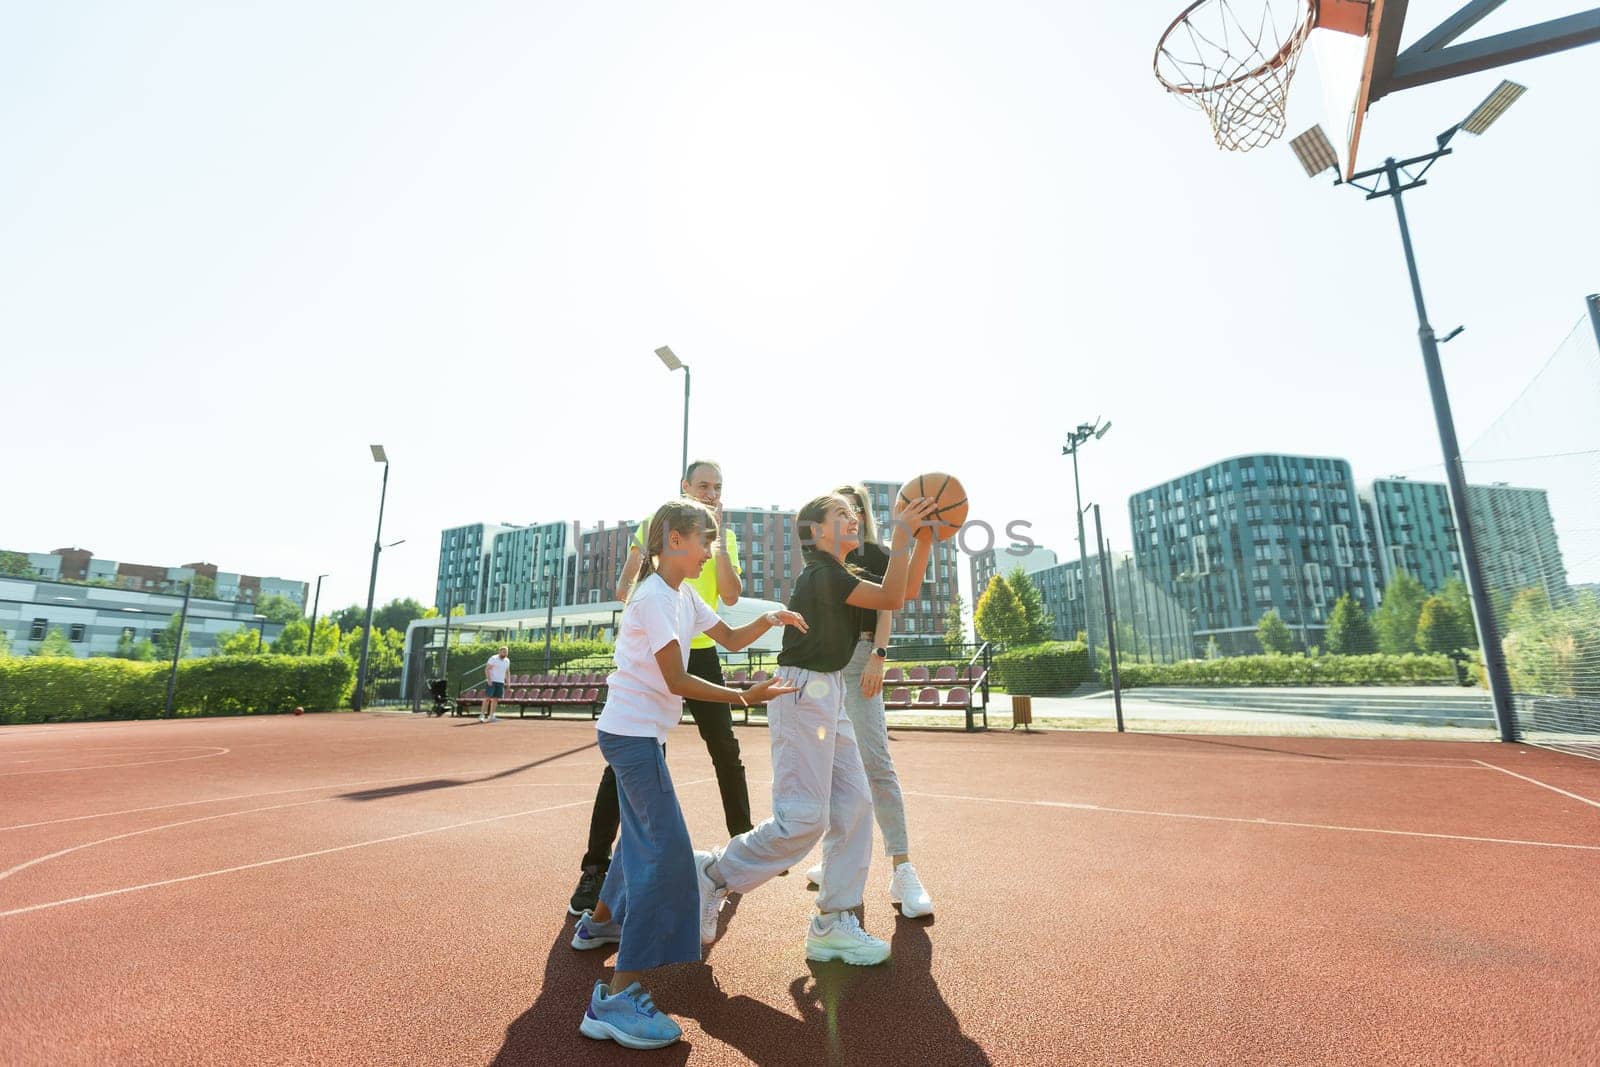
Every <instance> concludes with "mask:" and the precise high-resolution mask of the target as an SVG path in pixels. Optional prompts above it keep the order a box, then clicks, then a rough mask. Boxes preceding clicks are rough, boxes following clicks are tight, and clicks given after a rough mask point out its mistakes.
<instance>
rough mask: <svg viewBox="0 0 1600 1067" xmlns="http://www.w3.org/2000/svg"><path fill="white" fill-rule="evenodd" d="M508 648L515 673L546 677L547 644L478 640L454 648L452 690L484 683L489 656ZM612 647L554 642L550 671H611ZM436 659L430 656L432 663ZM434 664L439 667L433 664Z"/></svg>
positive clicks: (599, 643) (594, 642) (604, 644)
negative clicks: (503, 646)
mask: <svg viewBox="0 0 1600 1067" xmlns="http://www.w3.org/2000/svg"><path fill="white" fill-rule="evenodd" d="M453 636H454V635H452V637H453ZM501 645H505V646H506V649H507V653H508V654H509V655H510V657H511V673H512V674H513V675H518V674H543V673H544V642H543V641H477V642H474V643H472V644H469V645H457V644H455V643H453V642H452V644H451V646H450V688H451V690H452V691H454V690H457V689H465V688H467V687H468V686H470V685H473V684H475V683H477V682H481V681H482V680H483V665H484V664H485V663H487V662H489V657H491V656H493V655H494V654H495V653H496V652H498V651H499V650H500V646H501ZM612 647H613V646H612V645H611V643H610V642H609V641H591V640H582V641H552V642H551V643H550V670H551V671H553V672H554V671H561V672H571V671H595V670H601V669H602V668H603V669H605V670H607V671H609V670H610V669H611V666H612V658H611V654H612ZM432 659H433V657H430V660H432ZM433 665H436V663H435V664H433Z"/></svg>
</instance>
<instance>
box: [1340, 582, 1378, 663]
mask: <svg viewBox="0 0 1600 1067" xmlns="http://www.w3.org/2000/svg"><path fill="white" fill-rule="evenodd" d="M1327 640H1328V651H1329V652H1330V653H1332V654H1333V655H1335V656H1370V655H1372V654H1373V653H1374V652H1376V651H1378V634H1377V631H1375V630H1374V629H1373V627H1372V620H1371V619H1369V618H1367V613H1366V612H1365V611H1364V610H1362V607H1361V605H1360V604H1357V603H1356V600H1355V597H1353V596H1351V595H1350V594H1349V593H1346V594H1344V596H1342V597H1340V598H1339V599H1338V600H1336V601H1334V604H1333V614H1332V615H1331V616H1329V617H1328V638H1327Z"/></svg>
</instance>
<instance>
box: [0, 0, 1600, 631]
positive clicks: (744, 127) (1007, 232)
mask: <svg viewBox="0 0 1600 1067" xmlns="http://www.w3.org/2000/svg"><path fill="white" fill-rule="evenodd" d="M1181 6H1182V4H1181V2H1179V0H1173V2H1171V3H1165V2H1164V3H1159V4H1158V3H1152V2H1149V0H1144V2H1141V3H1138V4H1104V5H1094V6H1089V5H1081V4H1080V5H1068V4H1043V3H1026V2H1016V0H1009V2H1007V0H996V2H993V3H988V4H982V5H974V4H971V3H950V2H935V0H916V2H904V3H887V2H886V3H875V4H859V3H813V4H807V5H803V6H800V7H796V6H794V5H789V6H773V5H757V4H735V3H712V2H700V3H694V4H687V3H661V2H659V0H656V2H649V3H647V2H642V0H641V2H632V3H625V2H615V3H608V4H603V5H602V4H577V3H563V4H554V3H539V4H531V3H511V2H506V3H494V2H479V3H467V4H457V5H451V6H450V7H449V9H448V10H447V9H446V8H444V7H440V6H438V5H433V4H420V3H383V4H379V3H366V4H360V3H350V4H340V5H327V4H313V3H290V2H285V3H278V4H268V5H202V4H198V3H192V4H187V5H177V4H159V3H148V4H140V5H126V4H109V3H105V4H74V5H62V4H34V5H23V6H21V7H15V8H13V10H12V11H11V13H10V16H9V18H8V23H9V25H8V28H7V33H6V34H5V35H4V37H3V39H0V145H3V146H4V148H3V150H0V151H3V152H4V160H3V163H0V356H3V359H4V365H5V373H4V382H5V394H4V396H5V399H4V400H3V401H0V410H3V411H4V413H5V422H6V427H7V429H8V433H7V437H8V439H9V441H10V442H11V444H10V446H9V449H8V462H7V463H6V489H7V492H6V500H7V504H8V506H7V507H6V508H5V509H4V514H5V519H4V522H3V523H0V547H7V548H16V549H23V550H32V551H49V550H51V549H54V548H57V547H61V546H65V545H79V546H83V547H86V548H90V549H92V550H94V551H95V552H96V553H97V554H98V555H101V556H104V557H108V558H113V559H123V560H132V561H140V562H151V563H168V564H177V563H181V562H188V561H192V560H207V561H210V562H214V563H217V564H219V565H221V566H223V567H224V568H226V569H229V570H235V571H244V572H249V573H255V574H264V575H280V576H283V577H292V578H305V579H314V577H315V575H317V574H318V573H320V572H324V571H327V572H331V574H332V577H330V578H329V579H328V581H327V582H326V584H325V586H324V589H323V605H324V607H325V608H326V607H327V606H328V605H330V604H331V605H334V606H338V605H341V604H345V603H349V602H352V601H357V600H361V599H364V597H365V592H366V583H367V570H368V564H369V560H370V554H371V546H372V537H373V523H374V520H375V517H376V512H377V504H378V489H379V478H380V474H381V471H380V468H379V467H377V466H376V465H375V464H373V462H372V461H371V459H370V457H369V454H368V451H367V445H368V444H369V443H370V442H380V443H382V444H384V445H385V446H386V447H387V449H388V452H389V455H390V458H391V460H392V461H393V471H392V474H391V477H390V484H389V498H388V509H387V516H386V521H385V525H384V533H385V540H386V541H387V540H393V539H396V538H406V543H405V544H403V545H400V546H398V547H396V548H394V549H392V550H390V551H388V552H386V553H385V554H384V563H383V569H382V572H381V573H380V575H379V579H378V597H379V600H380V602H381V601H384V600H388V599H389V598H391V597H395V596H406V595H411V596H416V597H418V598H419V599H423V600H425V601H426V600H428V599H429V598H430V597H431V592H432V589H433V574H434V569H435V564H436V560H437V555H438V544H439V531H440V530H441V529H442V528H444V527H447V526H453V525H458V524H463V523H469V522H475V521H491V522H494V521H508V522H528V521H544V520H549V519H552V518H555V519H567V520H570V519H574V518H579V519H582V520H584V522H585V523H591V522H593V521H595V520H597V519H602V518H604V519H607V520H608V521H614V520H616V519H619V518H631V517H634V516H637V515H638V514H639V513H640V512H641V511H642V510H644V509H647V508H648V507H649V506H651V505H652V504H654V503H655V502H657V501H658V500H659V499H662V498H663V497H664V496H665V495H666V494H667V493H669V492H671V491H672V490H674V489H675V487H676V468H677V464H678V453H679V434H680V428H681V418H682V406H681V405H682V395H683V392H682V386H683V381H682V375H681V374H670V373H669V372H668V371H666V370H665V369H664V368H663V367H662V366H661V365H660V363H658V362H657V361H656V359H655V357H654V356H653V355H652V354H651V350H652V349H654V348H655V347H657V346H659V345H662V344H670V345H671V346H672V347H673V349H674V350H675V351H676V352H677V354H678V355H679V356H680V357H682V358H683V359H684V360H685V361H686V362H687V363H689V364H690V365H691V367H692V368H693V373H694V379H693V386H694V394H693V401H692V403H693V410H692V418H691V428H690V451H691V452H693V453H695V454H707V455H712V456H716V457H721V458H722V459H723V461H724V465H725V474H726V480H727V499H728V503H729V504H731V505H771V504H779V505H783V506H787V507H794V506H797V505H798V504H799V503H800V502H801V501H803V500H804V499H805V498H807V497H809V496H811V495H812V494H814V493H815V492H817V491H818V490H819V489H820V488H823V487H826V486H829V485H831V484H833V483H834V482H837V481H839V480H840V479H845V478H851V479H854V478H863V477H872V478H895V477H901V478H903V477H909V476H910V475H912V474H914V473H916V472H918V471H921V470H929V469H943V470H950V471H954V472H956V473H958V474H959V475H961V476H962V477H963V478H964V479H965V481H966V484H967V487H968V489H969V490H970V492H971V496H972V498H973V499H974V501H975V508H974V512H973V515H974V517H976V518H984V519H986V520H988V521H989V522H991V523H992V524H993V525H994V526H995V527H996V528H1003V527H1004V525H1005V524H1006V523H1007V522H1009V521H1011V520H1013V519H1018V518H1021V519H1026V520H1028V521H1031V522H1032V523H1033V524H1034V527H1035V530H1036V531H1037V539H1038V540H1040V541H1041V542H1042V543H1044V544H1046V545H1048V546H1049V547H1052V548H1055V549H1056V550H1057V551H1058V552H1059V553H1060V554H1061V555H1062V557H1063V558H1066V557H1067V556H1069V555H1071V554H1072V551H1071V534H1070V532H1069V531H1070V529H1071V523H1070V519H1071V512H1072V505H1071V471H1070V465H1069V461H1068V460H1067V459H1066V458H1065V457H1063V456H1061V454H1060V446H1061V443H1062V440H1063V434H1064V433H1065V431H1066V430H1068V429H1069V428H1071V427H1072V426H1074V425H1076V424H1077V423H1078V422H1080V421H1084V420H1088V419H1093V418H1094V417H1095V416H1096V415H1101V416H1104V417H1106V418H1109V419H1111V420H1113V421H1114V423H1115V425H1114V428H1113V429H1112V431H1111V432H1110V433H1109V434H1108V435H1107V436H1106V437H1105V438H1104V439H1103V440H1101V441H1099V442H1095V443H1093V444H1091V445H1089V446H1087V447H1086V448H1085V451H1084V453H1083V481H1084V493H1085V496H1086V499H1092V500H1098V501H1100V502H1101V503H1102V505H1103V507H1104V509H1105V511H1106V519H1107V522H1108V529H1107V536H1108V537H1109V538H1110V539H1111V541H1112V544H1113V547H1115V548H1126V547H1127V545H1128V523H1127V514H1126V512H1127V498H1128V496H1129V495H1130V494H1131V493H1133V492H1135V491H1137V490H1139V489H1143V488H1146V487H1148V486H1150V485H1153V484H1155V483H1157V482H1160V481H1163V480H1165V479H1167V478H1169V477H1171V476H1173V475H1176V474H1179V473H1181V472H1183V471H1186V470H1190V469H1193V468H1194V467H1197V466H1201V465H1204V464H1207V463H1209V462H1212V461H1215V460H1217V459H1220V458H1223V457H1226V456H1230V455H1235V454H1238V453H1244V452H1258V451H1282V452H1305V453H1313V454H1331V455H1339V456H1344V457H1346V458H1348V459H1349V460H1350V461H1351V463H1352V464H1353V465H1354V469H1355V471H1356V474H1357V477H1358V478H1359V479H1362V480H1365V479H1368V478H1371V477H1374V476H1379V475H1385V474H1388V473H1391V472H1395V471H1405V470H1411V469H1416V468H1419V467H1422V466H1424V465H1427V464H1430V463H1434V462H1436V461H1437V456H1438V445H1437V438H1436V436H1435V433H1434V428H1433V423H1432V419H1431V414H1430V409H1429V407H1428V399H1427V390H1426V384H1425V381H1424V378H1423V374H1422V370H1421V364H1420V360H1419V358H1418V354H1417V348H1416V340H1415V322H1414V319H1413V318H1412V309H1411V302H1410V297H1409V292H1408V290H1407V286H1406V281H1405V274H1404V266H1403V262H1402V260H1401V257H1400V249H1399V243H1398V238H1397V236H1396V230H1395V223H1394V216H1393V210H1392V208H1391V207H1390V205H1389V204H1388V203H1387V202H1382V203H1376V204H1369V203H1366V202H1364V201H1363V200H1362V198H1361V197H1360V196H1359V195H1358V194H1356V193H1355V192H1353V191H1351V190H1348V189H1334V188H1332V187H1331V186H1330V185H1329V184H1328V182H1327V181H1325V180H1324V181H1319V182H1312V181H1309V180H1307V179H1306V178H1305V177H1304V176H1303V174H1302V172H1301V171H1300V168H1299V166H1298V165H1297V164H1296V163H1295V161H1294V158H1293V156H1292V154H1291V153H1290V152H1289V149H1288V147H1287V145H1286V144H1282V143H1280V144H1278V145H1274V146H1272V147H1270V148H1268V149H1264V150H1261V151H1259V152H1256V153H1252V154H1250V155H1247V156H1234V155H1228V154H1224V153H1221V152H1218V151H1217V150H1215V149H1214V148H1213V147H1212V145H1211V143H1210V139H1209V134H1208V130H1207V128H1206V125H1205V122H1204V119H1203V118H1202V117H1200V116H1199V115H1198V114H1197V113H1194V112H1191V111H1188V110H1186V109H1185V108H1183V107H1182V106H1181V105H1179V104H1177V103H1176V102H1175V101H1173V100H1172V99H1170V98H1168V97H1166V96H1165V95H1164V94H1163V93H1162V92H1160V91H1159V89H1158V87H1157V86H1156V84H1155V82H1154V80H1153V78H1152V76H1151V73H1150V57H1151V52H1152V49H1153V47H1154V44H1155V41H1156V38H1157V37H1158V35H1159V33H1160V31H1161V30H1162V29H1163V28H1164V27H1165V26H1166V24H1167V22H1168V21H1169V19H1170V18H1171V17H1172V16H1173V15H1174V14H1175V13H1176V11H1177V10H1178V9H1179V8H1180V7H1181ZM1456 6H1457V4H1456V0H1415V2H1413V3H1412V4H1411V8H1412V12H1413V14H1412V18H1411V22H1410V26H1411V29H1410V32H1409V33H1408V39H1409V38H1414V37H1416V36H1417V35H1418V34H1419V33H1420V32H1421V30H1420V27H1422V26H1423V25H1424V23H1429V22H1430V17H1431V18H1432V19H1437V18H1438V17H1442V16H1443V15H1445V14H1448V13H1449V12H1450V11H1451V10H1453V9H1454V7H1456ZM1583 6H1587V5H1586V4H1582V3H1579V2H1578V0H1570V2H1567V3H1558V4H1550V3H1540V2H1524V3H1518V4H1508V5H1506V7H1505V8H1504V9H1502V10H1501V11H1500V12H1499V13H1497V15H1496V16H1494V17H1493V18H1491V19H1490V20H1488V21H1486V22H1484V23H1483V24H1482V25H1481V26H1480V28H1479V32H1481V33H1489V32H1496V31H1499V30H1501V29H1505V28H1508V27H1510V26H1513V25H1516V24H1518V23H1520V22H1524V21H1530V22H1531V21H1535V20H1537V19H1540V18H1547V17H1552V16H1554V15H1560V14H1565V13H1570V12H1571V11H1574V10H1577V9H1579V8H1580V7H1583ZM1597 69H1600V48H1590V49H1588V50H1587V51H1584V50H1579V51H1573V52H1568V53H1565V54H1562V55H1558V56H1554V57H1549V58H1545V59H1542V60H1538V61H1534V62H1530V63H1525V64H1521V65H1519V66H1517V67H1513V68H1508V69H1506V70H1502V71H1497V72H1490V73H1485V74H1480V75H1475V76H1471V77H1466V78H1461V79H1457V80H1455V81H1452V82H1448V83H1444V84H1442V85H1439V86H1435V87H1431V88H1426V89H1421V90H1415V91H1411V92H1409V93H1405V94H1401V95H1399V96H1395V97H1392V98H1390V99H1388V100H1385V101H1383V102H1381V103H1380V104H1378V105H1377V106H1376V107H1375V108H1374V109H1373V111H1372V113H1371V116H1370V119H1369V125H1368V131H1367V134H1366V139H1365V142H1364V145H1365V148H1366V149H1367V152H1368V153H1369V155H1371V156H1372V158H1373V159H1374V160H1377V159H1381V157H1382V156H1383V155H1385V154H1389V153H1393V154H1396V155H1402V156H1403V155H1410V154H1416V153H1419V152H1423V151H1426V150H1427V149H1429V148H1430V147H1431V146H1432V143H1433V135H1434V134H1435V133H1437V132H1438V131H1440V130H1442V129H1444V128H1445V127H1447V126H1449V125H1450V124H1451V123H1453V122H1455V121H1456V120H1458V119H1459V118H1461V117H1462V116H1464V115H1465V114H1466V113H1467V112H1468V111H1469V110H1470V109H1471V108H1472V107H1473V106H1474V105H1475V104H1476V103H1477V102H1478V101H1479V100H1480V99H1482V98H1483V97H1484V96H1485V95H1486V94H1487V93H1488V92H1489V91H1490V89H1492V88H1493V86H1494V85H1495V84H1496V83H1497V81H1498V80H1499V78H1500V77H1502V76H1509V77H1513V78H1516V79H1518V80H1520V81H1523V82H1524V83H1526V84H1527V85H1529V87H1530V89H1529V92H1528V94H1527V95H1526V96H1525V97H1524V98H1523V99H1522V100H1521V101H1520V102H1519V103H1518V104H1517V105H1516V106H1515V107H1514V108H1512V109H1511V111H1510V112H1508V113H1507V115H1506V116H1505V117H1504V118H1503V119H1501V121H1500V122H1499V124H1497V125H1496V126H1495V127H1494V128H1493V129H1492V130H1491V131H1490V132H1489V133H1488V134H1487V135H1486V136H1485V137H1483V138H1481V139H1473V138H1470V137H1463V138H1461V139H1460V141H1459V142H1458V144H1459V148H1460V151H1458V152H1457V154H1456V155H1455V156H1453V157H1452V158H1450V159H1447V160H1445V161H1444V162H1442V163H1441V164H1440V165H1439V166H1438V167H1437V168H1436V169H1435V171H1434V173H1433V174H1432V175H1430V184H1429V186H1428V187H1427V188H1425V189H1422V190H1420V191H1418V192H1417V193H1415V194H1413V195H1411V196H1409V197H1408V200H1407V207H1408V209H1409V211H1410V214H1411V220H1412V225H1413V231H1414V236H1415V239H1416V241H1417V243H1418V249H1419V258H1420V263H1421V268H1422V271H1423V281H1424V285H1425V289H1426V293H1427V295H1428V298H1429V300H1430V307H1429V310H1430V313H1431V315H1432V318H1433V322H1434V325H1435V326H1436V327H1438V328H1439V330H1440V332H1441V333H1443V332H1444V331H1446V330H1448V329H1449V328H1451V327H1453V326H1454V325H1456V324H1458V323H1465V324H1466V325H1467V327H1468V329H1467V332H1466V333H1465V334H1464V335H1463V336H1462V337H1461V338H1459V339H1458V340H1456V341H1455V342H1453V343H1452V344H1450V345H1449V346H1448V347H1447V348H1446V349H1445V354H1446V366H1447V371H1448V374H1449V377H1450V382H1451V386H1452V389H1453V396H1454V402H1455V406H1456V413H1457V418H1458V423H1459V427H1460V432H1461V437H1462V440H1463V442H1464V443H1470V442H1471V441H1472V440H1473V439H1474V438H1475V437H1476V436H1477V434H1478V433H1480V432H1481V431H1482V430H1483V429H1484V428H1485V427H1486V426H1488V425H1489V424H1490V423H1491V422H1492V421H1493V420H1494V418H1495V416H1496V415H1498V414H1499V412H1500V411H1501V410H1502V409H1503V408H1504V407H1505V406H1506V404H1507V403H1509V402H1510V400H1511V399H1512V398H1514V397H1515V396H1516V394H1517V393H1518V392H1519V391H1520V389H1521V387H1522V386H1523V384H1524V383H1525V382H1526V381H1527V380H1528V379H1529V378H1530V377H1531V376H1532V375H1533V374H1534V373H1535V372H1536V371H1537V369H1538V368H1539V367H1540V366H1541V365H1542V364H1543V363H1544V361H1545V360H1546V359H1547V358H1548V356H1549V354H1550V352H1551V351H1552V350H1553V349H1554V348H1555V346H1556V345H1557V344H1558V343H1559V342H1560V341H1561V340H1562V339H1563V338H1564V337H1566V336H1567V334H1568V333H1569V331H1570V330H1571V328H1572V326H1573V324H1574V322H1575V321H1577V320H1578V318H1579V317H1580V316H1581V315H1582V314H1583V303H1582V298H1583V296H1584V294H1585V293H1588V292H1593V291H1596V290H1600V274H1597V273H1596V269H1595V262H1596V258H1595V249H1596V248H1600V213H1596V212H1595V211H1594V195H1593V194H1594V180H1595V179H1594V176H1595V174H1596V173H1600V147H1597V143H1596V137H1595V136H1594V130H1595V128H1596V127H1595V123H1594V112H1593V108H1594V100H1595V98H1596V96H1597V92H1596V90H1597V86H1596V79H1595V77H1594V73H1595V71H1596V70H1597ZM1302 76H1303V77H1305V78H1307V79H1309V80H1307V81H1305V82H1304V83H1303V84H1301V85H1298V86H1297V93H1298V94H1297V95H1295V96H1293V97H1292V98H1291V102H1292V106H1293V108H1294V112H1295V113H1294V115H1293V116H1292V121H1291V131H1290V132H1291V133H1293V132H1296V131H1298V130H1299V129H1301V128H1303V127H1304V126H1306V125H1309V124H1310V123H1311V122H1312V121H1317V120H1318V119H1321V118H1322V115H1321V113H1320V110H1318V108H1320V95H1319V91H1318V89H1317V88H1316V85H1315V76H1316V72H1315V70H1314V69H1310V68H1309V67H1308V68H1307V69H1306V70H1303V71H1302ZM964 570H965V568H964V567H963V571H964Z"/></svg>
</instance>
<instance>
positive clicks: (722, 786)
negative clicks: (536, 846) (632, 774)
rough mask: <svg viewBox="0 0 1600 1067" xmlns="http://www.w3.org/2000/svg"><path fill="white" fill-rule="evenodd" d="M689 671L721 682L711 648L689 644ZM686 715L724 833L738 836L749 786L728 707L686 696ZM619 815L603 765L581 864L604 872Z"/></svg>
mask: <svg viewBox="0 0 1600 1067" xmlns="http://www.w3.org/2000/svg"><path fill="white" fill-rule="evenodd" d="M689 673H690V674H692V675H694V676H695V677H696V678H703V679H705V680H706V681H708V682H714V683H715V684H717V685H722V684H723V681H722V660H721V659H720V658H718V656H717V650H716V649H715V648H691V649H690V650H689ZM684 704H685V705H686V706H687V707H688V709H689V717H690V718H691V719H693V720H694V724H695V727H696V729H698V730H699V731H700V740H702V741H704V742H705V743H706V751H707V752H709V753H711V765H712V766H713V767H715V768H716V771H717V789H718V790H719V791H720V792H721V793H722V817H723V818H724V819H726V820H727V823H728V834H729V836H731V837H737V836H738V835H739V834H742V833H744V832H745V831H746V830H749V829H750V828H751V827H752V826H754V825H755V824H754V823H752V822H751V821H750V789H749V787H748V786H747V785H745V780H744V764H743V763H741V762H740V760H739V741H738V739H737V738H735V737H734V736H733V711H732V709H731V708H730V707H729V706H728V705H727V704H713V703H709V702H707V701H704V700H686V701H684ZM621 822H622V815H621V813H620V812H619V811H618V810H617V776H616V774H615V772H613V771H612V770H611V766H610V765H609V764H607V766H606V769H605V773H604V774H602V775H601V776H600V788H599V789H597V790H596V791H595V794H594V811H593V812H592V813H590V815H589V847H588V850H587V851H586V852H584V854H583V865H584V866H585V867H597V868H599V869H600V870H602V871H603V870H606V869H607V868H608V867H610V866H611V842H613V841H615V840H616V839H617V828H618V826H619V825H620V824H621Z"/></svg>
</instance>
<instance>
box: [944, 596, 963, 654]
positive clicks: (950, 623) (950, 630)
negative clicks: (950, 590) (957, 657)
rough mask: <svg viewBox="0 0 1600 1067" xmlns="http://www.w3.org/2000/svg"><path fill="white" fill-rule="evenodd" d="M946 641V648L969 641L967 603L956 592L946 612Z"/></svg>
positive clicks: (956, 646) (957, 646) (952, 647)
mask: <svg viewBox="0 0 1600 1067" xmlns="http://www.w3.org/2000/svg"><path fill="white" fill-rule="evenodd" d="M944 643H945V647H946V648H951V649H955V648H959V647H960V646H962V645H964V644H966V643H967V605H966V603H965V602H964V601H963V600H962V599H961V594H960V593H956V594H955V595H954V596H953V597H952V598H951V600H950V607H949V608H947V609H945V613H944Z"/></svg>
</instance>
